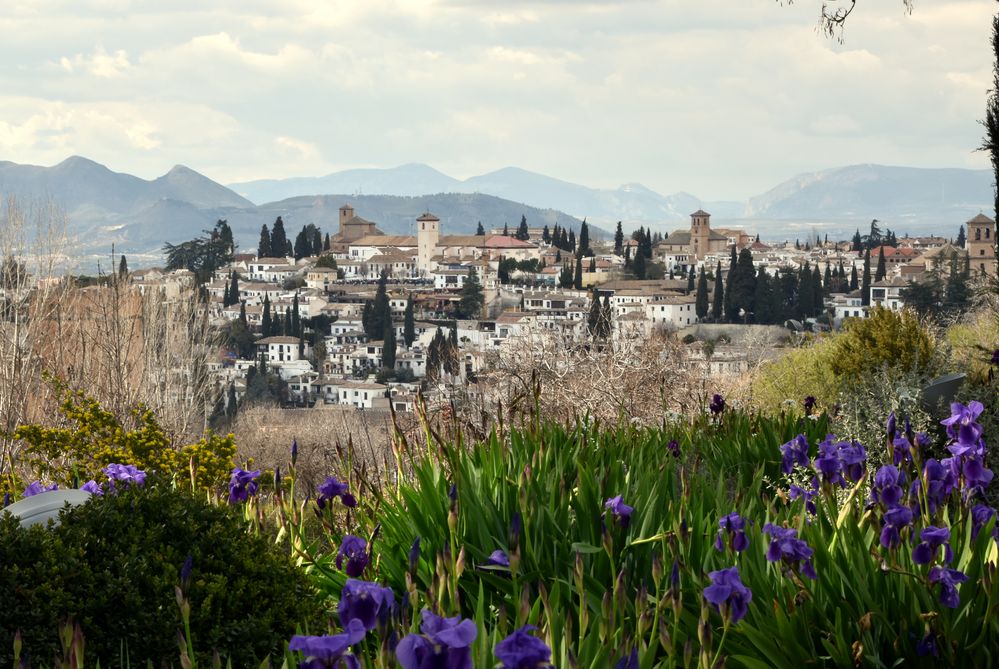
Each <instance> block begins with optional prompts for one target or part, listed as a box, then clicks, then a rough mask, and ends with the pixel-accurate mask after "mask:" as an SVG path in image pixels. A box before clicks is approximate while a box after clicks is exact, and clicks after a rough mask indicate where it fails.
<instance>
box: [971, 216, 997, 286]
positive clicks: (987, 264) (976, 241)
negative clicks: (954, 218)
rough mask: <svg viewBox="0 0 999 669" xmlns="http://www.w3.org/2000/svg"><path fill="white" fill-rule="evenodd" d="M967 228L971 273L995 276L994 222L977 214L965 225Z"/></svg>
mask: <svg viewBox="0 0 999 669" xmlns="http://www.w3.org/2000/svg"><path fill="white" fill-rule="evenodd" d="M965 225H966V227H967V228H968V241H967V242H965V247H966V248H967V249H968V257H969V258H968V259H969V260H970V261H971V271H972V272H981V273H984V274H988V275H989V276H996V271H997V270H996V222H995V221H993V220H992V219H991V218H989V217H988V216H986V215H985V214H979V215H978V216H975V217H974V218H973V219H971V220H970V221H968V222H967V223H966V224H965Z"/></svg>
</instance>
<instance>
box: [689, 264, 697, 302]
mask: <svg viewBox="0 0 999 669" xmlns="http://www.w3.org/2000/svg"><path fill="white" fill-rule="evenodd" d="M695 277H696V275H695V274H694V266H693V265H691V266H690V271H689V272H687V295H690V294H691V293H692V292H694V282H695V281H696V278H695Z"/></svg>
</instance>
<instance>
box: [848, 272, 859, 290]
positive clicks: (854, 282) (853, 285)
mask: <svg viewBox="0 0 999 669" xmlns="http://www.w3.org/2000/svg"><path fill="white" fill-rule="evenodd" d="M858 288H860V283H859V280H858V279H857V266H856V265H852V266H851V267H850V292H853V291H855V290H857V289H858Z"/></svg>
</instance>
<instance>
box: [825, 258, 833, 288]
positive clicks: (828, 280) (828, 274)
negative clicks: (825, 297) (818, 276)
mask: <svg viewBox="0 0 999 669" xmlns="http://www.w3.org/2000/svg"><path fill="white" fill-rule="evenodd" d="M832 277H833V274H832V270H831V269H829V263H826V275H825V277H824V278H823V279H822V283H823V285H824V286H825V292H826V293H828V292H829V291H830V290H831V289H832V285H833V280H832Z"/></svg>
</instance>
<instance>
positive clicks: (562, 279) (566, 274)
mask: <svg viewBox="0 0 999 669" xmlns="http://www.w3.org/2000/svg"><path fill="white" fill-rule="evenodd" d="M572 275H573V267H572V265H571V264H570V263H563V264H562V272H561V274H559V276H558V285H560V286H561V287H562V288H568V287H569V286H571V285H572V279H573V276H572Z"/></svg>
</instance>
